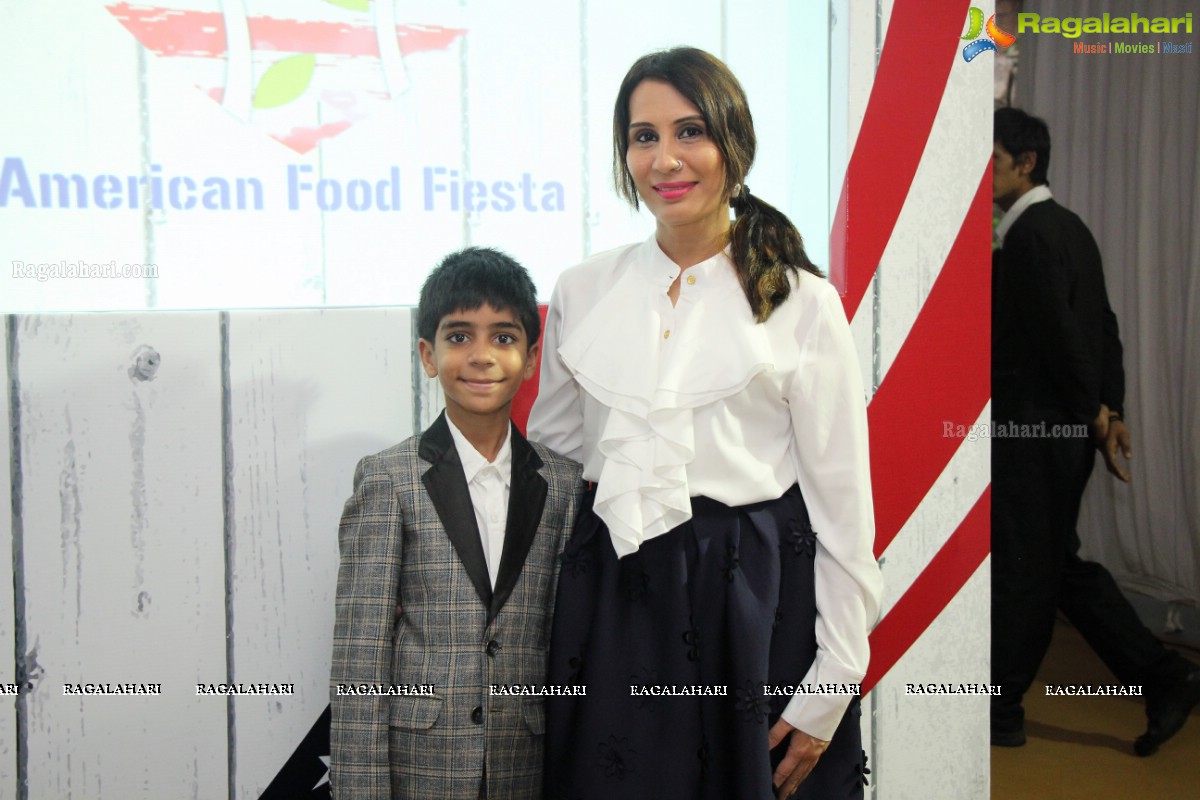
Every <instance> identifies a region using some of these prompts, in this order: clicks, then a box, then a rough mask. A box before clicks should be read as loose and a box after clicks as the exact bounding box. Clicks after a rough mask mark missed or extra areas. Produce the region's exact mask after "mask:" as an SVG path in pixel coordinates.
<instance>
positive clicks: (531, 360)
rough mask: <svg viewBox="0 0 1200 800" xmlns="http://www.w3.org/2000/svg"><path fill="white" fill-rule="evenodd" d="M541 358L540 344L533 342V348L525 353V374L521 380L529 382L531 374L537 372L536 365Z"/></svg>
mask: <svg viewBox="0 0 1200 800" xmlns="http://www.w3.org/2000/svg"><path fill="white" fill-rule="evenodd" d="M541 356H542V343H541V342H534V343H533V346H532V347H530V348H529V350H528V351H527V352H526V353H525V373H524V375H523V376H522V378H521V379H522V380H526V381H527V380H529V379H530V378H532V377H533V373H535V372H537V368H538V363H539V361H540V360H541Z"/></svg>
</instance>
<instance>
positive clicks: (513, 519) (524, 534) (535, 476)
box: [476, 425, 547, 622]
mask: <svg viewBox="0 0 1200 800" xmlns="http://www.w3.org/2000/svg"><path fill="white" fill-rule="evenodd" d="M509 436H510V438H511V441H512V481H511V483H510V484H509V489H508V521H507V522H506V523H505V528H504V550H503V552H502V554H501V556H500V571H499V572H498V573H497V574H496V589H495V591H494V592H493V593H492V602H491V604H490V607H489V610H488V622H491V621H492V620H493V619H495V618H496V615H497V614H499V613H500V609H501V608H503V607H504V603H505V602H506V601H507V600H508V597H509V595H511V594H512V590H513V587H514V586H516V584H517V578H519V577H521V567H522V566H524V564H525V556H527V555H528V554H529V548H530V547H531V546H532V545H533V538H534V536H535V535H536V534H537V529H538V523H539V522H540V521H541V519H542V509H543V507H544V506H545V505H546V491H547V487H546V479H545V478H543V477H542V476H541V474H540V473H539V472H538V470H540V469H541V468H542V459H541V458H539V457H538V454H537V453H535V452H534V451H533V448H532V447H530V446H529V442H527V441H526V440H525V437H524V436H522V435H521V434H520V432H519V431H517V427H516V426H515V425H513V426H512V431H511V433H510V434H509ZM476 538H479V537H478V535H476Z"/></svg>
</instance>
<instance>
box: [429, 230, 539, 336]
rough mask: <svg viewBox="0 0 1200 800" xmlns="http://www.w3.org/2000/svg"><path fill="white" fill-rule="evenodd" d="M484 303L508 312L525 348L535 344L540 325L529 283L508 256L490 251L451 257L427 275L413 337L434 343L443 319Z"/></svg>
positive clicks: (474, 249) (479, 249) (534, 292)
mask: <svg viewBox="0 0 1200 800" xmlns="http://www.w3.org/2000/svg"><path fill="white" fill-rule="evenodd" d="M484 303H487V304H488V305H490V306H491V307H492V308H494V309H496V310H497V311H511V312H512V313H513V316H515V317H516V318H517V319H518V320H519V321H520V323H521V327H522V328H524V329H525V335H526V337H528V339H529V343H528V347H533V346H534V345H535V344H536V343H537V340H538V338H539V337H540V336H541V335H542V321H541V318H540V317H539V316H538V307H537V289H536V288H535V287H534V285H533V279H532V278H530V277H529V272H528V271H527V270H526V269H525V268H524V267H522V266H521V265H520V264H518V263H517V262H516V261H515V260H513V258H512V257H511V256H508V255H505V254H504V253H501V252H500V251H499V250H493V249H492V248H490V247H468V248H466V249H465V250H459V251H458V252H457V253H451V254H450V255H448V256H446V257H445V258H444V259H442V263H440V264H438V265H437V266H436V267H434V269H433V272H430V273H429V277H427V278H426V279H425V283H424V285H422V286H421V299H420V301H419V302H418V304H417V336H419V337H420V338H422V339H424V340H426V341H428V342H433V340H434V337H435V336H436V335H437V328H438V325H439V324H440V323H441V321H442V317H444V316H446V315H447V314H452V313H454V312H455V311H474V310H475V309H477V308H479V307H481V306H482V305H483V304H484Z"/></svg>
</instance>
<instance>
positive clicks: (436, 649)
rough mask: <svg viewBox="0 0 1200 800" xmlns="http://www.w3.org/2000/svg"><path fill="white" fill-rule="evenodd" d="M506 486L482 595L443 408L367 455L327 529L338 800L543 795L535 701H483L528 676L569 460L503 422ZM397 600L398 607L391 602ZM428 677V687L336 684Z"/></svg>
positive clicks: (556, 550) (541, 630) (476, 546)
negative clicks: (423, 427) (499, 546)
mask: <svg viewBox="0 0 1200 800" xmlns="http://www.w3.org/2000/svg"><path fill="white" fill-rule="evenodd" d="M512 459H513V461H512V482H511V485H510V490H509V505H508V522H507V527H506V529H505V537H504V550H503V553H502V555H501V559H500V570H499V573H498V577H497V580H496V586H495V589H494V590H493V588H492V586H491V583H490V581H489V579H488V573H487V565H486V561H485V559H484V556H483V545H482V543H481V542H480V539H479V529H478V526H477V525H476V522H475V512H474V509H473V508H472V506H471V497H470V494H469V492H468V489H467V482H466V478H465V477H464V475H463V470H462V464H461V462H460V461H459V459H458V451H457V450H456V449H455V447H454V443H453V440H452V439H451V437H450V428H449V426H448V424H447V422H446V419H445V416H444V415H443V416H441V417H438V419H437V421H435V422H434V423H433V425H431V426H430V427H429V430H427V431H426V432H425V433H424V434H422V435H421V436H419V437H416V436H414V437H413V438H411V439H408V440H407V441H405V442H402V443H401V444H398V445H396V446H395V447H392V448H389V449H387V450H384V451H383V452H382V453H378V454H376V455H373V456H368V457H366V458H364V459H363V460H362V461H361V462H360V463H359V465H358V469H357V470H356V471H355V476H354V495H353V497H351V498H350V499H349V500H348V501H347V502H346V508H345V510H344V511H343V513H342V522H341V525H340V528H339V531H338V538H339V545H340V550H341V563H340V565H339V568H338V580H337V601H336V623H335V626H334V633H333V670H332V673H331V676H330V695H331V704H332V707H333V721H332V726H331V731H330V737H331V742H330V744H331V747H332V763H331V765H330V769H331V775H330V780H331V783H332V785H333V796H334V798H337V800H381V799H382V800H387V799H388V798H391V800H428V798H438V800H453V799H454V798H462V800H477V798H478V797H479V794H480V783H481V781H482V779H483V776H484V775H485V774H486V776H487V796H488V797H489V798H490V800H509V799H510V798H511V799H512V800H526V799H529V800H536V798H539V797H540V796H541V784H542V746H543V735H544V733H545V716H544V707H545V706H544V702H543V701H542V700H541V699H540V698H532V697H521V696H491V694H490V692H489V687H490V686H491V685H492V684H505V685H513V684H525V685H533V686H536V685H540V684H542V683H544V681H545V679H546V653H547V647H548V645H549V639H550V623H551V617H552V615H553V609H554V592H555V589H556V584H557V581H558V564H559V556H560V555H561V553H562V548H563V545H564V544H565V543H566V540H567V537H568V536H569V535H570V530H571V526H572V524H573V523H574V520H575V514H576V510H577V506H578V502H579V493H580V489H581V483H580V467H579V465H578V464H577V463H575V462H574V461H571V460H569V459H567V458H564V457H562V456H559V455H557V454H556V453H554V452H552V451H550V450H547V449H546V448H544V447H542V446H541V445H538V444H533V443H530V442H528V441H526V440H525V438H524V437H523V436H521V434H520V433H518V432H517V430H516V428H515V427H514V428H513V430H512ZM397 605H399V606H400V607H401V609H402V610H401V612H400V613H399V616H397V610H396V607H397ZM364 684H381V685H384V686H391V685H404V686H410V685H422V684H432V685H433V687H434V693H433V695H432V696H420V695H393V696H388V695H378V694H375V695H346V694H345V691H346V690H345V689H343V690H342V692H339V689H338V687H339V685H341V686H348V687H357V686H361V685H364Z"/></svg>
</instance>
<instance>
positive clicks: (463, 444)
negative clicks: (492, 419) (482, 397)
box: [446, 416, 512, 486]
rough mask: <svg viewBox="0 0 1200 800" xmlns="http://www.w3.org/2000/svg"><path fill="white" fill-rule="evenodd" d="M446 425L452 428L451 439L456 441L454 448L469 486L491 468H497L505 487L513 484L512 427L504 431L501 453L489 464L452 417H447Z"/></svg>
mask: <svg viewBox="0 0 1200 800" xmlns="http://www.w3.org/2000/svg"><path fill="white" fill-rule="evenodd" d="M446 423H447V424H448V425H449V426H450V437H451V438H452V439H454V447H455V449H457V450H458V460H459V461H460V462H462V468H463V475H464V476H465V477H466V479H467V483H468V484H469V483H470V482H471V481H473V480H475V476H476V475H478V474H479V473H480V472H482V471H483V470H484V469H486V468H487V467H489V466H493V467H495V468H496V471H497V472H499V473H500V478H501V480H503V481H504V485H505V486H509V485H511V483H512V425H511V424H510V425H509V426H508V427H506V428H505V429H504V442H503V443H502V444H501V445H500V452H498V453H496V460H495V461H491V462H489V461H488V460H487V459H486V458H484V457H483V454H482V453H480V452H479V451H478V450H476V449H475V445H473V444H471V443H470V442H469V441H467V437H466V436H465V435H463V432H462V431H460V430H459V429H458V426H457V425H455V424H454V423H453V422H452V421H451V420H450V417H449V416H447V417H446Z"/></svg>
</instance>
